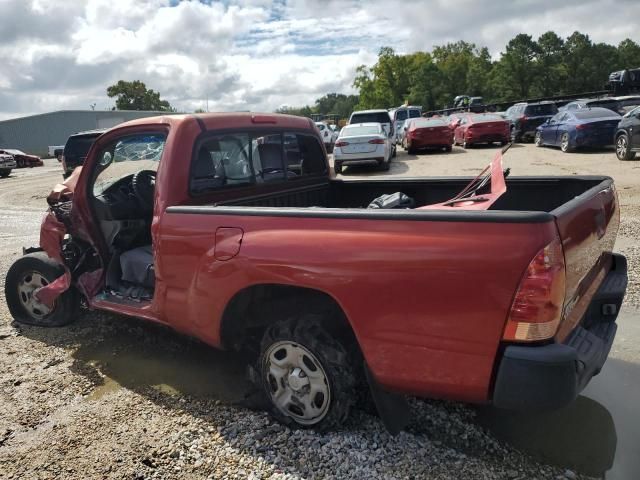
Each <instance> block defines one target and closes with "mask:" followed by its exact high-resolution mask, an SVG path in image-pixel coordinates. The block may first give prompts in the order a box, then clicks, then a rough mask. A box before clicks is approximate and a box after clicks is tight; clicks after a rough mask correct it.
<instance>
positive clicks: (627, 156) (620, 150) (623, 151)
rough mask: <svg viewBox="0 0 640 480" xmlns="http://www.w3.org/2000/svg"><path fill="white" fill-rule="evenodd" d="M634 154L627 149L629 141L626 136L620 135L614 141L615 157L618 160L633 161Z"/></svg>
mask: <svg viewBox="0 0 640 480" xmlns="http://www.w3.org/2000/svg"><path fill="white" fill-rule="evenodd" d="M635 156H636V154H635V153H634V152H632V151H631V148H629V140H628V139H627V136H626V135H624V134H623V135H620V136H619V137H618V138H617V139H616V157H618V160H633V159H634V158H635Z"/></svg>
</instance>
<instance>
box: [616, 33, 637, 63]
mask: <svg viewBox="0 0 640 480" xmlns="http://www.w3.org/2000/svg"><path fill="white" fill-rule="evenodd" d="M639 67H640V45H638V44H637V43H636V42H634V41H633V40H631V39H629V38H627V39H625V40H623V41H621V42H620V44H619V45H618V65H617V66H616V68H618V69H625V68H639Z"/></svg>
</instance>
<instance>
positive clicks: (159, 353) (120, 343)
mask: <svg viewBox="0 0 640 480" xmlns="http://www.w3.org/2000/svg"><path fill="white" fill-rule="evenodd" d="M166 347H167V345H166V344H164V343H163V342H162V341H156V342H154V343H152V344H149V343H146V342H133V341H132V339H122V338H119V336H114V337H113V338H108V339H106V341H103V342H102V343H100V344H98V345H95V344H93V345H87V346H83V347H80V349H78V350H77V351H76V352H75V353H74V357H75V358H77V359H78V360H81V361H83V362H84V363H86V364H88V365H91V366H94V367H95V368H96V369H97V370H98V371H99V372H100V375H101V376H104V383H103V384H101V385H99V386H98V387H96V388H95V389H94V390H93V391H92V393H91V394H90V395H89V397H88V398H89V399H90V400H98V399H101V398H103V397H104V396H106V395H108V394H110V393H112V392H115V391H117V390H119V389H120V388H127V389H130V390H134V391H136V390H140V389H142V388H146V387H150V388H154V389H155V390H157V391H159V392H161V393H164V394H167V395H170V396H173V397H176V396H183V395H188V396H191V397H200V398H213V399H218V400H220V401H222V402H224V403H238V402H241V401H242V400H243V399H244V397H245V396H246V394H247V392H249V390H250V386H249V383H248V381H247V380H246V378H245V364H244V362H243V359H242V358H241V357H239V356H238V355H237V354H232V353H228V352H220V351H217V350H214V349H213V348H210V347H207V346H206V345H200V344H197V343H194V342H190V341H188V340H185V341H184V345H182V347H183V348H177V349H174V350H171V351H168V350H167V348H166Z"/></svg>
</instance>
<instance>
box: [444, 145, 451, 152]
mask: <svg viewBox="0 0 640 480" xmlns="http://www.w3.org/2000/svg"><path fill="white" fill-rule="evenodd" d="M451 150H453V147H452V146H451V145H447V146H446V147H444V151H445V152H450V151H451Z"/></svg>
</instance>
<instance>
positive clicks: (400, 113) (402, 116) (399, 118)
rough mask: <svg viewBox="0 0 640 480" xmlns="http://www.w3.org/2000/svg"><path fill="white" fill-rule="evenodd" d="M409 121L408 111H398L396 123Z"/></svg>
mask: <svg viewBox="0 0 640 480" xmlns="http://www.w3.org/2000/svg"><path fill="white" fill-rule="evenodd" d="M406 119H407V111H406V110H398V111H397V112H396V121H398V122H401V121H402V120H406Z"/></svg>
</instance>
